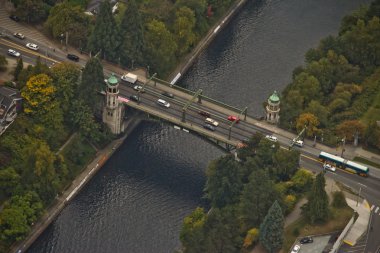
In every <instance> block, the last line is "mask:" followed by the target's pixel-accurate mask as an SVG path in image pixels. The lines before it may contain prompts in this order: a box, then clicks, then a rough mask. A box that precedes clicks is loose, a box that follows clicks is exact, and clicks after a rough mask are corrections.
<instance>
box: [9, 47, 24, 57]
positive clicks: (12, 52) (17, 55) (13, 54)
mask: <svg viewBox="0 0 380 253" xmlns="http://www.w3.org/2000/svg"><path fill="white" fill-rule="evenodd" d="M8 54H9V55H11V56H14V57H20V55H21V54H20V53H19V52H17V51H16V50H13V49H8Z"/></svg>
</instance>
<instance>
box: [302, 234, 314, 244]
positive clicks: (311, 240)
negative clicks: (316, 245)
mask: <svg viewBox="0 0 380 253" xmlns="http://www.w3.org/2000/svg"><path fill="white" fill-rule="evenodd" d="M312 242H313V237H311V236H306V237H304V238H302V239H301V240H300V243H301V244H305V243H312Z"/></svg>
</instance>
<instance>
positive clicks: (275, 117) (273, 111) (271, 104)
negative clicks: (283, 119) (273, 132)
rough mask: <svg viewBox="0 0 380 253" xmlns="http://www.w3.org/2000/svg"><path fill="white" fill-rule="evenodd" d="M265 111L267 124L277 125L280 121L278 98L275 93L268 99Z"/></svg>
mask: <svg viewBox="0 0 380 253" xmlns="http://www.w3.org/2000/svg"><path fill="white" fill-rule="evenodd" d="M265 110H266V112H267V116H266V120H267V121H268V122H269V123H272V124H277V123H278V121H279V119H280V98H279V97H278V94H277V92H276V91H274V92H273V94H272V95H271V96H270V97H269V98H268V104H267V106H266V108H265Z"/></svg>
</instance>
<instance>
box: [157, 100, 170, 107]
mask: <svg viewBox="0 0 380 253" xmlns="http://www.w3.org/2000/svg"><path fill="white" fill-rule="evenodd" d="M157 104H159V105H162V106H165V107H166V108H169V107H170V104H169V103H168V102H166V101H165V100H163V99H159V100H157Z"/></svg>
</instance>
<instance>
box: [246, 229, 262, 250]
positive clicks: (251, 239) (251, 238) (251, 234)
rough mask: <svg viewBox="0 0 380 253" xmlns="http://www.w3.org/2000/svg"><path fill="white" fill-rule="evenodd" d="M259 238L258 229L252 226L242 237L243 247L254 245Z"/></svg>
mask: <svg viewBox="0 0 380 253" xmlns="http://www.w3.org/2000/svg"><path fill="white" fill-rule="evenodd" d="M258 239H259V230H258V229H257V228H252V229H250V230H248V232H247V235H246V236H245V238H244V243H243V248H249V247H251V246H252V245H254V244H255V243H256V242H257V241H258Z"/></svg>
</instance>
